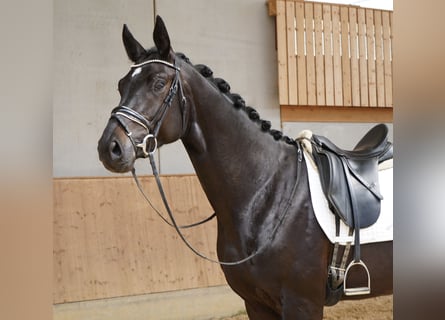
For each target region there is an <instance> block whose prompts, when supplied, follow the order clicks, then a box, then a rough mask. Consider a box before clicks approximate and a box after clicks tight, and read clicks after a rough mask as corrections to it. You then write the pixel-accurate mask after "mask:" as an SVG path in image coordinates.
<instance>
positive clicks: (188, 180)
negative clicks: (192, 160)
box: [53, 175, 226, 303]
mask: <svg viewBox="0 0 445 320" xmlns="http://www.w3.org/2000/svg"><path fill="white" fill-rule="evenodd" d="M162 181H163V184H164V187H165V189H166V193H167V197H168V198H169V201H170V204H171V207H172V210H173V211H174V213H175V215H176V216H177V219H178V220H179V221H180V223H182V224H186V223H190V222H192V221H197V220H199V219H202V218H204V217H206V216H207V215H208V214H210V213H212V209H211V207H210V205H209V203H208V201H207V199H206V197H205V195H204V193H203V191H202V189H201V187H200V184H199V182H198V179H197V178H196V176H194V175H186V176H164V177H162ZM141 182H142V184H143V186H144V188H145V190H146V193H147V194H148V195H149V196H150V198H151V200H152V203H153V204H154V205H155V207H156V208H158V209H159V210H161V212H165V211H164V209H163V206H162V202H161V200H160V197H159V194H158V191H157V188H156V185H155V181H154V179H153V177H142V178H141ZM53 186H54V189H53V190H54V303H63V302H71V301H84V300H91V299H101V298H109V297H118V296H127V295H137V294H143V293H151V292H163V291H171V290H178V289H188V288H198V287H206V286H214V285H221V284H225V283H226V282H225V279H224V276H223V274H222V271H221V269H220V267H219V266H218V265H216V264H213V263H210V262H206V261H204V260H202V259H201V258H198V257H196V256H195V255H194V254H193V253H191V251H190V250H189V249H187V248H186V247H185V246H184V245H183V243H182V242H181V241H180V239H178V236H177V235H176V233H175V231H174V230H173V229H172V228H171V227H169V226H168V225H166V224H165V223H164V222H163V221H162V220H161V219H160V218H159V217H158V216H157V215H156V214H155V213H154V212H153V210H152V209H151V208H150V207H149V205H148V204H147V203H146V202H145V200H144V199H143V198H142V195H141V194H140V192H139V190H138V189H137V187H136V185H135V183H134V181H133V180H132V178H130V177H118V178H78V179H76V178H74V179H73V178H70V179H54V181H53ZM185 234H186V235H187V238H188V239H190V241H191V242H192V243H193V244H194V246H195V247H196V248H197V249H198V250H200V251H202V252H203V253H205V254H208V255H210V256H213V257H216V252H215V251H216V221H211V222H209V223H207V224H205V225H203V226H199V227H196V228H194V229H189V230H188V231H185Z"/></svg>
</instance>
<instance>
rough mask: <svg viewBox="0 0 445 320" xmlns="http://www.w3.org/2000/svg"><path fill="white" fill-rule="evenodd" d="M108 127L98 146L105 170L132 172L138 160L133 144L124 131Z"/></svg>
mask: <svg viewBox="0 0 445 320" xmlns="http://www.w3.org/2000/svg"><path fill="white" fill-rule="evenodd" d="M108 127H110V125H109V126H108ZM108 127H107V128H106V129H105V131H104V133H103V134H102V136H101V138H100V139H99V143H98V146H97V151H98V153H99V159H100V161H101V162H102V164H103V165H104V167H105V168H107V169H108V170H110V171H112V172H117V173H124V172H128V171H131V169H133V166H134V162H135V160H136V152H135V149H134V147H133V144H132V143H131V142H130V140H129V139H128V137H127V135H126V134H125V133H124V132H123V131H122V130H119V128H117V127H114V128H108ZM107 129H112V130H107Z"/></svg>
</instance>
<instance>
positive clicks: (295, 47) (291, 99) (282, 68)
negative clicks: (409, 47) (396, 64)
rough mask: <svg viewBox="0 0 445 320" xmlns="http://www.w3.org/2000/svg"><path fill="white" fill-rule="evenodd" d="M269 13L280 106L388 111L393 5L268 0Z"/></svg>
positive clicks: (390, 85) (389, 102)
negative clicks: (385, 7) (272, 20)
mask: <svg viewBox="0 0 445 320" xmlns="http://www.w3.org/2000/svg"><path fill="white" fill-rule="evenodd" d="M269 13H270V14H271V15H274V16H276V31H277V53H278V84H279V101H280V105H281V106H282V107H289V106H299V107H320V106H322V107H334V108H336V107H337V109H338V107H340V108H344V107H347V108H349V107H355V108H357V107H360V108H362V109H363V108H379V109H386V110H384V111H383V112H385V113H386V114H387V113H388V111H389V112H391V115H392V107H393V98H392V19H393V14H392V12H391V11H385V10H375V9H365V8H360V7H356V6H344V5H336V4H329V3H320V2H306V1H305V2H302V1H297V0H270V1H269ZM355 108H354V109H355ZM324 109H326V108H324ZM367 111H369V110H367Z"/></svg>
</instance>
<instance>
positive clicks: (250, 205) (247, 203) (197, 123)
mask: <svg viewBox="0 0 445 320" xmlns="http://www.w3.org/2000/svg"><path fill="white" fill-rule="evenodd" d="M187 80H188V81H187V86H188V87H189V90H190V93H191V96H192V99H191V100H192V101H190V102H191V106H189V107H191V108H192V111H191V114H190V120H189V122H190V123H189V125H190V129H189V132H188V134H187V135H186V136H185V137H183V139H182V141H183V143H184V146H185V148H186V150H187V152H188V154H189V156H190V159H191V161H192V163H193V166H194V168H195V170H196V173H197V176H198V178H199V180H200V182H201V185H202V187H203V189H204V192H205V193H206V195H207V198H208V200H209V202H210V203H211V205H212V207H213V208H214V209H215V211H216V213H217V214H218V216H219V218H220V217H221V216H222V215H223V214H224V215H225V216H226V217H228V219H231V221H232V222H233V219H234V218H235V219H239V216H237V215H240V214H250V212H249V211H252V210H255V209H254V208H255V207H257V206H258V205H260V203H263V202H265V201H269V202H270V203H269V204H268V206H276V203H272V202H274V201H278V202H279V201H282V200H281V199H280V197H268V195H269V194H270V193H276V192H279V193H278V194H282V195H283V196H288V194H290V189H292V186H293V185H294V183H295V179H296V173H297V171H296V161H295V159H296V157H295V154H296V149H295V147H294V146H291V145H288V144H286V143H284V142H277V141H275V140H274V139H273V137H272V136H271V135H270V134H268V133H265V132H262V131H261V129H260V126H259V124H258V123H256V122H254V121H252V120H250V119H249V117H248V115H247V113H246V112H244V111H243V110H240V109H236V108H234V106H233V104H232V103H231V102H230V101H229V100H228V99H227V97H225V96H224V95H223V94H222V93H221V92H220V91H219V90H218V89H216V88H215V87H214V86H213V85H211V84H210V83H209V82H208V81H207V80H206V79H204V78H203V77H202V76H200V75H199V74H198V73H196V74H195V75H194V76H193V77H192V78H189V79H187ZM293 177H295V179H294V178H293ZM284 178H286V179H284ZM283 181H285V182H284V183H283ZM277 188H278V189H277ZM280 192H281V193H280ZM271 199H276V200H271Z"/></svg>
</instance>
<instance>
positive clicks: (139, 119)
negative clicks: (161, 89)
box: [110, 59, 302, 266]
mask: <svg viewBox="0 0 445 320" xmlns="http://www.w3.org/2000/svg"><path fill="white" fill-rule="evenodd" d="M151 63H160V64H163V65H166V66H168V67H170V68H173V69H174V70H175V77H174V79H173V81H172V84H171V86H170V89H169V91H168V94H167V96H166V97H165V99H164V101H163V102H162V105H161V107H160V108H159V109H158V111H156V114H155V115H154V117H153V118H152V120H151V121H149V120H148V119H147V118H146V117H145V116H143V115H142V114H140V113H139V112H137V111H135V110H133V109H131V108H129V107H127V106H118V107H116V108H114V109H113V110H112V112H111V116H110V118H113V119H116V120H117V122H118V123H119V125H120V126H121V127H122V128H123V129H124V131H125V133H126V135H127V137H128V138H129V139H130V141H131V143H132V144H133V147H134V150H135V154H136V155H137V151H138V148H141V149H142V153H143V157H144V158H149V160H150V165H151V168H152V172H153V175H154V177H155V180H156V184H157V186H158V189H159V193H160V195H161V198H162V201H163V203H164V206H165V209H166V211H167V213H168V216H169V218H170V221H171V222H170V221H168V220H167V219H166V218H165V217H164V216H163V215H162V214H161V213H160V212H159V211H158V210H157V209H156V208H155V207H154V206H153V204H152V203H151V201H150V200H149V198H148V197H147V196H146V195H145V193H144V191H143V189H142V186H141V184H140V182H139V180H138V178H137V175H136V170H135V169H134V167H133V169H132V170H131V173H132V175H133V178H134V180H135V182H136V185H137V187H138V188H139V190H140V192H141V193H142V195H143V197H144V198H145V199H146V201H147V202H148V203H149V204H150V206H151V207H152V208H153V210H154V211H155V212H156V213H157V214H158V215H159V216H160V217H161V218H162V220H164V222H166V223H167V224H169V225H170V226H172V227H174V229H175V230H176V232H177V234H178V236H179V237H180V238H181V240H182V241H183V242H184V243H185V245H186V246H187V247H188V248H189V249H190V250H191V251H192V252H193V253H195V254H196V255H197V256H199V257H201V258H203V259H205V260H207V261H210V262H214V263H218V264H220V265H224V266H235V265H239V264H242V263H244V262H246V261H249V260H251V259H252V258H254V257H255V256H257V255H258V254H259V253H261V252H262V251H264V249H265V248H266V247H267V245H268V244H269V242H272V240H273V239H274V238H275V234H276V233H277V231H278V228H279V227H280V226H281V224H282V222H283V220H284V218H285V217H286V215H287V213H288V211H289V208H290V207H291V204H292V199H293V198H294V196H295V193H296V190H297V185H298V181H299V179H298V177H299V176H300V175H299V174H298V173H299V171H300V170H299V168H300V163H301V161H302V151H301V147H300V144H299V143H297V154H298V160H297V163H298V170H297V178H296V181H295V185H294V187H293V188H292V191H291V196H290V198H289V199H288V200H287V202H286V204H285V208H284V210H283V212H282V213H281V215H280V216H279V219H278V222H277V224H276V225H275V226H274V228H273V230H272V232H271V234H270V236H269V239H268V241H269V242H267V243H265V244H263V245H262V246H260V247H259V248H257V249H256V250H255V251H253V253H251V254H250V255H248V256H247V257H245V258H243V259H240V260H238V261H233V262H224V261H219V260H215V259H211V258H209V257H207V256H205V255H203V254H202V253H200V252H199V251H197V250H196V249H195V248H194V247H193V246H192V245H191V244H190V243H189V242H188V240H187V239H186V238H185V236H184V235H183V234H182V232H181V230H180V229H185V228H191V227H195V226H198V225H200V224H203V223H205V222H207V221H210V220H211V219H213V218H214V217H215V216H216V213H213V214H212V215H210V216H209V217H208V218H206V219H204V220H202V221H199V222H197V223H193V224H190V225H186V226H179V225H178V224H177V222H176V219H175V217H174V216H173V213H172V211H171V209H170V206H169V204H168V201H167V197H166V196H165V192H164V188H163V187H162V183H161V179H160V177H159V172H158V170H157V167H156V162H155V160H154V153H155V152H156V150H157V146H158V143H157V135H158V132H159V129H160V127H161V125H162V122H163V121H164V119H165V116H166V114H167V111H168V109H169V108H170V106H171V104H172V101H173V98H174V97H175V95H176V93H177V92H178V89H179V92H180V95H181V96H180V97H179V98H180V103H181V110H182V112H183V115H182V118H183V133H184V129H185V122H186V119H185V118H186V117H185V115H184V113H185V106H186V102H187V99H186V97H185V95H184V92H183V89H182V83H181V77H180V70H181V69H180V68H179V67H178V66H177V65H176V64H171V63H169V62H167V61H164V60H158V59H153V60H148V61H145V62H142V63H139V64H134V65H132V66H131V68H132V69H133V68H139V67H142V66H145V65H148V64H151ZM122 118H125V119H127V120H130V121H132V122H134V123H136V124H138V125H139V126H141V127H143V128H144V130H145V131H146V132H147V134H146V135H145V137H144V138H143V139H142V141H141V142H137V141H136V140H134V138H133V134H132V131H130V130H129V128H128V126H127V125H126V124H125V121H123V119H122ZM153 123H154V126H153ZM152 126H153V131H152V133H151V132H150V127H152ZM147 146H148V149H147Z"/></svg>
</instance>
